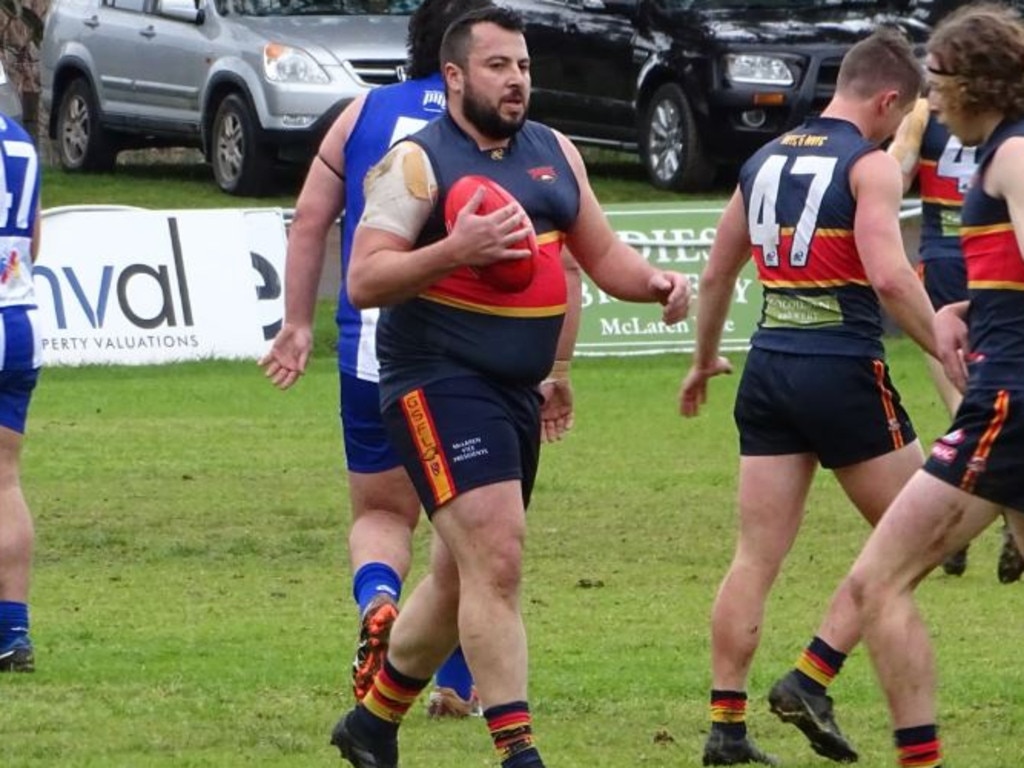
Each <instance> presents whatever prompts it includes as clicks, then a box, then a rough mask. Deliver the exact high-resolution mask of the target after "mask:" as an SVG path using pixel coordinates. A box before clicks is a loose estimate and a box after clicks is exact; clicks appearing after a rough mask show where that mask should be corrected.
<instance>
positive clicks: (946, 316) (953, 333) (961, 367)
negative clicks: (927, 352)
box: [935, 301, 970, 393]
mask: <svg viewBox="0 0 1024 768" xmlns="http://www.w3.org/2000/svg"><path fill="white" fill-rule="evenodd" d="M969 306H970V302H969V301H958V302H955V303H953V304H947V305H946V306H944V307H942V308H941V309H940V310H939V311H938V312H936V313H935V346H936V347H937V349H938V352H939V362H941V363H942V370H943V371H944V372H945V374H946V378H947V379H949V380H950V382H951V383H952V384H953V386H955V387H956V389H957V391H958V392H961V393H963V392H965V391H966V390H967V353H968V351H969V347H968V344H967V309H968V307H969Z"/></svg>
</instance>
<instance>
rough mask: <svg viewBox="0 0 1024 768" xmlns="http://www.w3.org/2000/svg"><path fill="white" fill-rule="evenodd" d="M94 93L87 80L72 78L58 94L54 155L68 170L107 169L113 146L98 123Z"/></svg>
mask: <svg viewBox="0 0 1024 768" xmlns="http://www.w3.org/2000/svg"><path fill="white" fill-rule="evenodd" d="M99 117H100V112H99V108H98V107H97V106H96V95H95V94H94V93H93V91H92V86H90V85H89V82H88V81H87V80H86V79H85V78H83V77H79V78H76V79H75V80H72V81H71V82H70V83H69V84H68V87H67V88H66V89H65V90H64V93H63V94H62V95H61V99H60V105H59V106H58V111H57V156H58V158H59V160H60V164H61V167H63V168H64V169H65V170H68V171H109V170H111V169H113V167H114V162H115V161H116V160H117V148H116V147H115V146H114V144H113V143H112V142H111V140H110V137H109V136H108V135H107V133H106V131H104V130H103V128H102V127H101V126H100V119H99Z"/></svg>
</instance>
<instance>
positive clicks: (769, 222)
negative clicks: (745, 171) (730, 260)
mask: <svg viewBox="0 0 1024 768" xmlns="http://www.w3.org/2000/svg"><path fill="white" fill-rule="evenodd" d="M788 159H789V158H788V157H786V156H785V155H769V156H768V157H767V158H766V159H765V161H764V163H763V164H762V165H761V168H760V169H759V170H758V172H757V176H756V177H755V178H754V184H753V186H752V188H751V190H750V207H749V212H748V213H747V227H748V228H749V230H750V242H751V243H752V244H753V245H755V246H759V247H760V248H761V252H762V254H763V258H764V264H765V266H766V267H777V266H779V244H780V242H781V240H782V238H781V229H782V228H781V227H780V226H779V222H778V212H777V210H776V208H777V205H778V197H779V187H780V186H781V184H782V177H783V171H784V170H785V166H786V161H787V160H788ZM836 161H837V158H834V157H819V156H816V155H801V156H799V157H797V158H795V159H794V160H793V163H792V166H791V167H790V168H789V170H788V172H787V174H788V175H791V176H811V177H812V178H811V183H810V184H809V185H808V187H807V197H806V198H805V199H804V207H803V210H802V211H801V212H800V218H799V220H798V221H797V224H796V230H795V231H794V233H793V244H792V246H791V247H790V250H789V263H790V265H792V266H794V267H803V266H805V265H806V264H807V255H808V252H809V251H810V248H811V239H812V238H813V237H814V232H815V230H816V229H817V226H818V213H819V211H820V208H821V199H822V198H823V197H824V196H825V190H827V189H828V185H829V184H830V183H831V181H832V175H833V174H834V173H835V168H836Z"/></svg>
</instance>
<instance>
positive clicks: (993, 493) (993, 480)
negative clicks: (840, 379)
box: [924, 389, 1024, 512]
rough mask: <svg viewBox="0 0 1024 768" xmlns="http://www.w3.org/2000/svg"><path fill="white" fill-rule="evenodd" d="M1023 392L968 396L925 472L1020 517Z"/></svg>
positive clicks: (1023, 457) (1023, 504)
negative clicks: (1015, 512) (1016, 513)
mask: <svg viewBox="0 0 1024 768" xmlns="http://www.w3.org/2000/svg"><path fill="white" fill-rule="evenodd" d="M1022 406H1024V390H1021V389H982V390H978V391H972V390H970V389H968V390H967V394H966V395H965V397H964V399H963V402H962V403H961V404H960V408H959V409H958V410H957V412H956V416H955V417H954V418H953V426H951V427H950V428H949V431H948V432H947V433H946V434H945V435H943V436H942V437H940V438H939V439H938V440H936V441H935V443H934V444H933V445H932V450H931V454H930V455H929V456H928V459H927V461H926V462H925V465H924V469H925V472H927V473H928V474H930V475H933V476H935V477H937V478H939V479H940V480H943V481H945V482H947V483H949V484H950V485H953V486H956V487H957V488H960V489H961V490H964V491H966V492H967V493H970V494H972V495H974V496H977V497H979V498H982V499H985V500H986V501H991V502H993V503H995V504H999V505H1001V506H1004V507H1009V508H1010V509H1016V510H1019V511H1021V512H1024V407H1022Z"/></svg>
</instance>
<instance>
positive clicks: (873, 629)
mask: <svg viewBox="0 0 1024 768" xmlns="http://www.w3.org/2000/svg"><path fill="white" fill-rule="evenodd" d="M1022 401H1024V392H1021V391H1017V390H1005V389H1003V390H989V389H982V390H972V391H969V392H968V393H967V395H966V396H965V398H964V401H963V403H962V404H961V406H960V409H959V410H958V411H957V416H956V420H955V421H954V423H953V425H952V427H951V428H950V430H949V431H948V432H947V433H946V434H945V435H943V436H942V437H940V438H939V439H938V440H936V441H935V443H934V444H933V445H932V448H931V451H930V453H929V456H928V460H927V461H926V462H925V465H924V468H923V469H922V471H920V472H918V473H917V474H916V475H914V477H913V478H912V479H911V481H910V482H909V483H908V484H907V486H906V487H905V488H904V489H903V491H901V492H900V494H899V495H898V496H897V497H896V500H895V501H894V502H893V504H892V506H891V507H890V508H889V510H888V511H887V512H886V513H885V515H884V516H883V517H882V521H881V522H880V523H879V525H878V528H877V529H876V530H875V532H874V533H873V534H872V536H871V538H870V539H869V540H868V543H867V545H865V548H864V551H863V552H862V553H861V555H860V557H858V559H857V562H856V563H855V564H854V567H853V569H852V570H851V573H850V576H849V579H850V581H851V587H850V588H851V590H852V595H853V598H854V601H855V604H856V606H857V608H858V612H859V615H860V619H861V629H862V632H863V635H864V640H865V642H866V643H867V645H868V650H869V651H870V654H871V659H872V662H873V663H874V665H875V670H876V672H877V673H878V677H879V679H880V681H881V683H882V687H883V689H884V690H885V693H886V696H887V697H888V699H889V708H890V712H891V715H892V720H893V726H894V728H895V729H896V734H895V736H896V742H897V745H898V748H899V749H900V760H901V764H903V765H920V764H922V763H927V764H934V765H938V764H939V763H940V760H941V755H940V751H941V750H940V748H939V740H938V736H937V732H936V724H935V664H934V660H933V658H932V649H931V644H930V641H929V638H928V632H927V629H926V627H925V625H924V622H923V621H922V619H921V616H920V614H919V613H918V611H917V606H916V605H915V602H914V595H913V591H914V588H915V587H916V586H917V584H918V583H919V581H920V580H921V579H922V578H924V576H925V575H926V574H927V573H928V572H929V571H930V570H931V569H932V568H934V567H936V566H937V565H938V564H939V563H940V562H942V560H943V559H944V558H946V557H948V555H949V554H950V553H951V552H954V551H956V550H958V549H960V548H962V547H963V545H964V544H966V543H967V542H969V541H970V540H971V539H973V538H974V537H975V536H977V535H978V534H979V533H980V532H981V531H982V530H984V529H985V528H986V527H987V526H988V525H989V524H990V523H991V522H992V520H993V519H995V518H996V517H997V516H998V515H999V514H1001V513H1003V512H1004V511H1006V510H1011V509H1012V510H1024V482H1022V480H1021V468H1022V465H1021V456H1022V455H1024V454H1022V450H1021V446H1022V445H1024V409H1022V408H1021V402H1022ZM1013 514H1016V513H1013ZM1011 519H1012V518H1011ZM1015 522H1016V521H1015ZM929 761H931V762H929Z"/></svg>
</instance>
